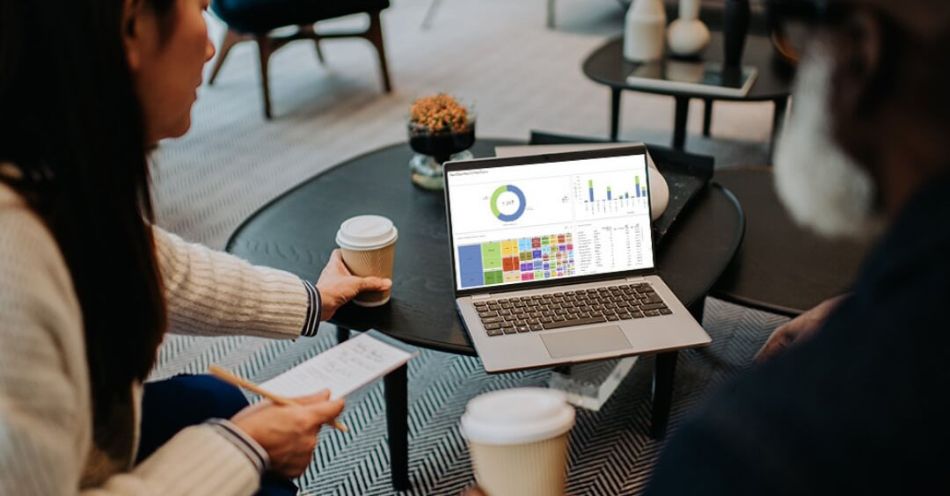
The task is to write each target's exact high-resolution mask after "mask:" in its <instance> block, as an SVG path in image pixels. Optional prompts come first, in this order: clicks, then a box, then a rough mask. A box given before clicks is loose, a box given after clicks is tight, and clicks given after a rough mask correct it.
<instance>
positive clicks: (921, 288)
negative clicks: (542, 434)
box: [647, 177, 950, 495]
mask: <svg viewBox="0 0 950 496" xmlns="http://www.w3.org/2000/svg"><path fill="white" fill-rule="evenodd" d="M777 283H778V281H777ZM948 304H950V177H943V178H941V179H939V180H935V181H932V182H931V183H930V184H929V185H928V186H927V187H926V189H924V190H923V191H921V192H919V193H918V194H916V195H915V197H914V198H913V199H912V200H911V202H910V203H909V204H908V205H907V206H906V207H905V208H904V209H903V212H902V213H901V214H900V215H899V216H898V218H897V219H896V221H895V222H894V224H893V226H892V227H891V229H890V230H889V232H888V234H887V235H886V236H885V237H884V238H883V239H882V241H881V242H880V243H879V245H878V246H877V248H876V249H875V251H874V253H873V254H872V255H871V256H870V257H869V259H868V260H867V263H866V264H865V267H864V268H863V271H862V274H861V276H860V277H859V279H858V281H857V284H856V286H855V290H854V292H853V293H852V295H851V296H850V297H849V298H848V300H847V301H845V302H843V303H842V305H841V306H840V307H839V308H838V310H837V311H836V312H834V314H833V315H832V316H831V317H830V318H829V320H828V321H827V322H826V324H825V325H824V327H823V328H822V329H821V330H819V331H818V333H817V334H816V335H815V337H814V338H812V339H811V340H809V341H807V342H805V343H802V344H801V345H798V346H795V347H793V348H791V349H789V350H787V352H786V353H784V354H783V355H781V356H778V357H776V358H775V359H774V360H772V361H770V362H768V363H766V364H765V365H763V366H761V367H758V368H756V369H753V370H751V371H749V372H748V373H746V374H745V375H744V376H743V377H741V378H739V379H738V380H736V381H734V382H733V383H732V384H730V385H728V386H727V387H725V388H724V389H723V390H722V391H720V392H719V394H718V395H717V396H715V397H714V398H713V399H712V400H711V401H710V402H709V403H707V405H706V406H705V407H704V408H702V409H701V411H699V412H698V414H696V415H695V417H694V418H693V419H692V420H690V421H688V422H686V423H685V424H684V425H683V427H682V428H681V429H679V431H678V432H677V433H676V434H675V435H674V436H673V437H672V439H671V440H670V441H669V443H668V445H667V446H666V447H665V449H664V452H663V454H662V455H661V457H660V461H659V463H658V465H657V467H656V470H655V472H654V478H653V481H652V483H651V485H650V487H649V488H648V490H647V494H648V495H659V494H676V495H690V494H704V495H710V494H711V495H717V494H723V495H725V494H728V495H745V494H769V495H785V494H788V495H792V494H950V470H948V467H950V449H948V446H950V422H948V421H950V400H948V398H950V396H948V392H950V332H948V331H950V329H948V328H950V325H948V317H947V307H948Z"/></svg>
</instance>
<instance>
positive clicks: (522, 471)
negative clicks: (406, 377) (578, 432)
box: [461, 388, 574, 496]
mask: <svg viewBox="0 0 950 496" xmlns="http://www.w3.org/2000/svg"><path fill="white" fill-rule="evenodd" d="M573 427H574V408H573V407H571V406H570V405H568V404H567V401H566V400H565V397H564V395H563V394H562V393H561V392H559V391H553V390H550V389H541V388H518V389H507V390H503V391H495V392H492V393H486V394H483V395H480V396H478V397H476V398H474V399H473V400H471V401H469V403H468V406H466V408H465V414H464V415H463V416H462V425H461V430H462V435H463V436H465V438H466V439H468V444H469V448H470V450H471V453H472V465H473V467H474V469H475V479H476V480H477V481H478V485H479V487H481V488H482V489H483V490H484V491H485V492H486V494H489V495H490V496H534V495H537V496H542V495H543V496H551V495H559V494H564V489H565V481H566V478H567V461H568V460H567V458H568V440H569V437H570V433H571V428H573Z"/></svg>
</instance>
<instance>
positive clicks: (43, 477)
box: [0, 188, 260, 496]
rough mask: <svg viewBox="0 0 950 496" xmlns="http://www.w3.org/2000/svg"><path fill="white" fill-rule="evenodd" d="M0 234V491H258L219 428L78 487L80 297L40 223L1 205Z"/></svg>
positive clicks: (81, 446)
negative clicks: (96, 481)
mask: <svg viewBox="0 0 950 496" xmlns="http://www.w3.org/2000/svg"><path fill="white" fill-rule="evenodd" d="M0 190H2V188H0ZM2 193H3V191H0V197H2ZM0 232H3V233H4V235H3V236H0V494H16V495H21V496H31V495H50V494H63V495H68V494H77V493H81V494H83V495H97V496H101V495H114V496H132V495H170V496H172V495H175V496H177V495H181V496H184V495H186V494H188V495H195V496H197V495H227V496H244V495H250V494H252V493H253V492H254V491H256V490H257V488H258V485H259V480H260V473H259V468H258V466H256V465H255V464H254V463H253V462H252V461H251V460H249V458H248V456H247V453H245V452H242V450H241V449H240V447H239V446H238V445H237V444H235V443H234V442H232V441H231V440H229V439H227V437H226V436H223V435H222V434H221V433H219V432H218V430H217V429H215V427H214V426H213V425H201V426H195V427H191V428H188V429H185V430H184V431H182V432H180V433H179V434H177V435H176V436H174V437H173V438H172V439H171V440H170V441H169V442H168V443H166V444H165V445H164V446H162V447H161V448H160V449H159V450H158V451H156V452H155V453H154V454H153V455H152V456H150V457H149V458H148V459H147V460H145V461H144V462H143V463H141V464H139V465H138V466H136V467H134V468H133V469H132V470H131V471H130V472H126V473H119V474H115V475H112V476H110V477H107V478H106V479H105V480H104V481H103V482H102V483H101V484H98V485H97V487H89V488H85V489H83V490H81V489H80V486H81V480H82V478H83V472H84V469H85V467H86V465H87V463H88V462H87V461H88V460H89V459H90V453H91V449H90V448H91V445H92V432H91V431H92V419H91V411H92V408H91V404H90V400H91V397H90V391H89V379H88V368H87V364H86V357H85V346H84V334H83V330H82V315H81V310H80V307H79V303H78V301H77V299H76V297H75V293H74V292H73V289H72V281H71V280H70V278H69V272H68V270H67V268H66V265H65V262H64V261H63V259H62V257H61V256H60V254H59V251H58V250H57V249H56V244H55V241H54V240H53V239H52V237H51V236H50V235H49V233H48V231H46V229H45V228H44V227H43V225H42V224H41V223H40V222H39V220H38V219H36V218H35V217H34V216H33V215H32V214H30V213H28V212H27V211H26V210H25V209H24V208H14V209H11V208H4V207H3V205H0Z"/></svg>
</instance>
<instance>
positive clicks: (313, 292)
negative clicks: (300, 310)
mask: <svg viewBox="0 0 950 496" xmlns="http://www.w3.org/2000/svg"><path fill="white" fill-rule="evenodd" d="M300 282H302V283H303V287H304V288H306V290H307V318H306V319H305V320H304V322H303V329H302V330H301V331H300V335H301V336H306V337H313V336H316V335H317V329H318V328H319V327H320V305H321V303H322V302H321V301H320V292H319V291H317V288H316V287H314V285H313V284H311V283H310V282H309V281H304V280H303V279H301V280H300Z"/></svg>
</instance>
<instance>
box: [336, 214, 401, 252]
mask: <svg viewBox="0 0 950 496" xmlns="http://www.w3.org/2000/svg"><path fill="white" fill-rule="evenodd" d="M397 237H398V230H397V229H396V226H394V225H393V221H391V220H389V219H387V218H386V217H383V216H381V215H358V216H356V217H351V218H349V219H347V220H345V221H343V224H341V225H340V230H339V231H337V232H336V244H338V245H340V247H342V248H348V249H351V250H375V249H377V248H382V247H384V246H386V245H388V244H390V243H392V242H393V241H396V238H397Z"/></svg>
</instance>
